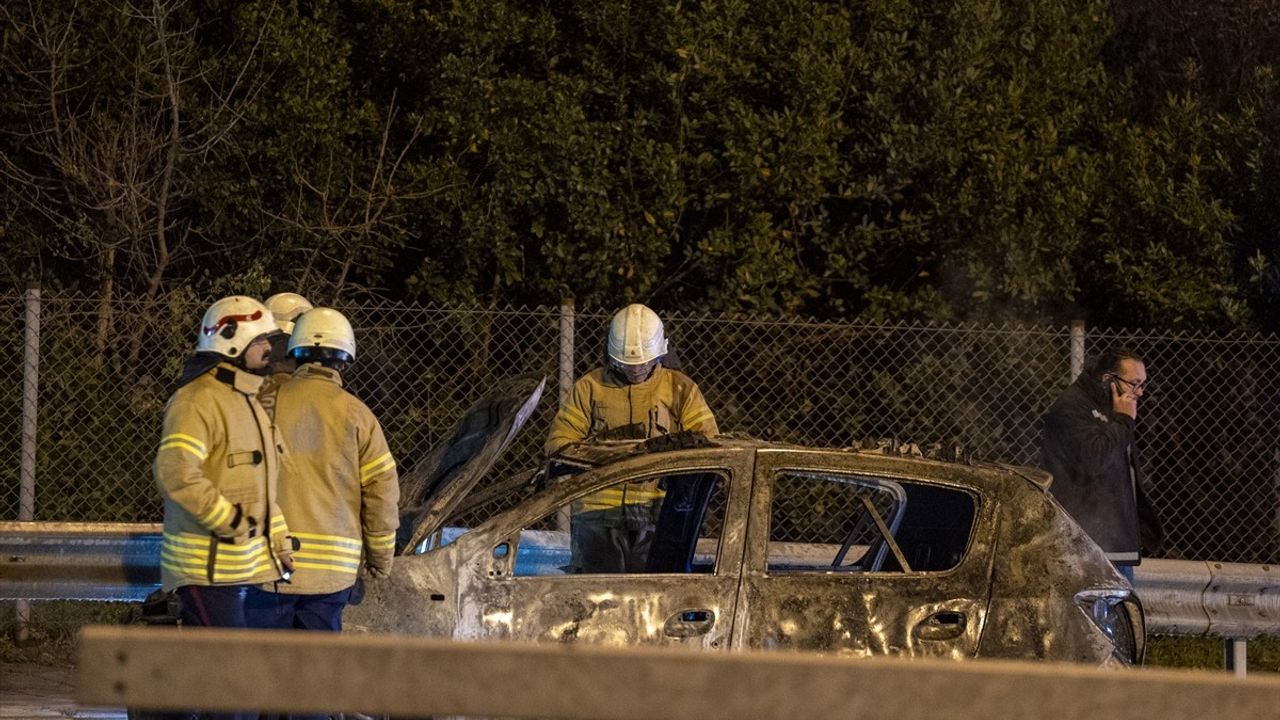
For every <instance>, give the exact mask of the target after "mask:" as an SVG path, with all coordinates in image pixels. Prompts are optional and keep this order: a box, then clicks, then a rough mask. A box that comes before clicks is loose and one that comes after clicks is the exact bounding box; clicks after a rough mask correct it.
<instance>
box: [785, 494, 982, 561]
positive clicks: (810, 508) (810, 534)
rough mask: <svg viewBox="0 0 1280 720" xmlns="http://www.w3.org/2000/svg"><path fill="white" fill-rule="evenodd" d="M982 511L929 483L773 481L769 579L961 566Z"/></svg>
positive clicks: (966, 497) (970, 499)
mask: <svg viewBox="0 0 1280 720" xmlns="http://www.w3.org/2000/svg"><path fill="white" fill-rule="evenodd" d="M975 508H976V504H975V501H974V498H973V496H972V495H970V494H969V493H967V492H964V491H961V490H958V489H954V488H950V487H943V486H938V485H930V484H926V483H917V482H904V481H898V480H889V479H885V478H871V477H859V476H845V475H837V474H825V473H807V472H806V473H801V472H790V471H784V472H780V473H779V474H778V475H777V476H775V478H774V481H773V499H772V503H771V512H770V537H769V548H768V559H767V566H766V569H767V571H768V572H769V573H771V574H785V573H796V572H824V573H865V572H885V573H913V572H934V571H942V570H949V569H951V568H953V567H955V566H957V565H959V564H960V561H961V560H962V559H963V557H964V554H965V551H966V550H967V547H968V544H969V537H970V535H971V533H972V530H973V523H974V518H975Z"/></svg>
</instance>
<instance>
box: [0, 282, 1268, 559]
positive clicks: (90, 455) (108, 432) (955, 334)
mask: <svg viewBox="0 0 1280 720" xmlns="http://www.w3.org/2000/svg"><path fill="white" fill-rule="evenodd" d="M207 304H208V301H207V300H203V299H197V298H193V297H190V296H188V295H184V294H183V293H174V294H172V295H170V296H167V297H165V298H163V299H160V300H155V301H151V302H148V301H146V300H145V299H136V298H124V299H115V300H112V301H111V302H105V303H104V302H102V301H101V299H100V298H96V297H88V296H50V295H48V294H46V295H45V296H44V298H43V301H42V311H41V318H42V322H41V343H40V387H39V425H38V463H37V467H36V472H37V488H36V517H37V519H43V520H86V521H88V520H103V521H153V520H157V519H159V517H160V510H161V504H160V500H159V496H158V494H157V492H156V491H155V489H154V486H153V482H152V480H151V460H152V458H153V455H154V452H155V443H156V440H157V438H158V433H159V427H160V420H161V417H162V415H163V410H164V403H165V401H166V400H167V398H168V397H169V395H170V394H171V393H172V391H173V388H174V386H175V383H176V380H177V378H178V376H179V374H180V370H181V366H182V363H183V360H184V359H185V358H186V357H187V356H189V355H190V353H191V350H192V347H193V344H194V339H195V335H194V331H195V328H196V325H197V323H198V322H199V318H200V315H201V313H202V312H203V310H204V308H205V307H206V306H207ZM0 305H2V306H3V308H4V309H5V310H6V311H7V312H6V313H5V315H4V317H5V320H4V321H3V323H0V348H3V349H4V351H5V352H4V359H3V360H0V384H2V385H3V387H4V389H3V390H2V391H0V419H2V420H3V429H0V513H2V515H3V517H4V518H5V519H10V518H15V517H17V511H18V495H19V468H20V465H21V457H20V456H21V412H22V372H23V370H22V342H23V340H22V337H23V332H24V324H23V308H24V300H23V298H22V297H21V296H20V295H13V294H9V295H4V296H0ZM339 309H340V310H342V311H343V312H345V313H346V314H347V315H348V316H349V317H350V318H351V320H352V324H353V325H354V327H355V328H356V338H357V343H358V350H359V351H358V355H357V359H356V362H355V363H354V364H353V366H352V367H351V368H350V370H349V371H348V372H347V373H346V377H345V380H346V384H347V387H348V388H349V389H351V390H352V391H353V392H354V393H355V394H356V395H358V396H359V397H361V399H363V400H364V401H365V403H366V404H368V405H369V407H370V408H371V409H372V410H373V412H374V414H375V415H377V416H378V418H379V419H380V420H381V422H382V424H383V426H384V428H385V429H386V431H387V435H388V439H389V441H390V443H391V447H392V451H393V452H394V453H395V455H396V458H397V460H398V462H399V464H400V466H401V469H402V470H404V471H408V470H410V469H412V468H413V466H414V464H415V463H416V462H419V461H421V460H422V459H424V458H426V457H427V455H428V454H429V452H430V450H431V448H432V446H433V445H434V444H435V443H437V442H438V441H439V439H440V438H441V437H442V436H443V435H444V434H445V433H446V432H448V431H449V429H450V428H451V427H452V425H453V422H454V421H455V420H456V419H457V418H458V417H459V416H460V415H461V413H462V411H463V410H464V409H465V408H467V407H468V406H469V405H470V404H471V403H472V402H473V401H474V400H476V399H477V398H479V397H481V396H482V395H483V394H484V393H485V391H486V390H488V389H489V388H490V387H491V386H492V385H493V384H494V383H495V382H496V381H497V380H498V379H499V378H503V377H507V376H511V375H522V374H537V375H541V376H544V377H546V378H547V380H548V385H547V391H546V393H545V395H544V398H543V400H542V402H541V403H540V405H539V406H538V408H537V411H536V412H535V414H534V416H533V417H532V418H531V420H530V421H529V423H528V425H527V426H526V429H525V431H524V432H523V433H521V434H520V435H519V436H517V438H516V439H515V442H514V443H513V446H512V447H511V448H509V450H508V452H507V453H506V455H505V456H504V457H503V459H502V461H501V462H500V465H499V467H497V468H495V471H494V472H493V473H491V474H490V476H489V477H488V478H487V479H486V481H485V483H484V484H482V485H481V488H480V489H481V490H483V489H485V488H493V487H496V484H497V483H499V482H502V481H503V480H508V481H509V479H510V478H512V477H514V476H515V475H516V474H517V473H518V472H520V471H524V470H528V469H531V468H534V467H536V466H537V465H538V464H539V463H541V461H542V443H543V440H544V439H545V437H546V432H547V429H548V427H549V425H550V422H551V418H552V416H553V415H554V413H555V409H556V399H557V397H558V389H559V388H558V387H557V372H558V353H559V351H560V342H561V337H560V310H559V309H558V308H532V309H505V308H504V309H482V308H475V307H469V308H468V307H421V306H417V307H415V306H408V305H402V304H392V303H361V304H348V305H344V306H340V307H339ZM610 315H611V313H610V312H608V311H596V310H587V311H581V310H579V311H578V312H576V314H575V328H574V334H573V338H572V340H573V346H574V362H573V369H574V376H575V377H577V376H580V375H581V374H583V373H585V372H587V371H588V370H590V369H591V368H594V367H597V366H599V365H600V364H601V363H602V362H603V359H604V349H605V338H606V334H607V330H608V323H609V318H610ZM664 320H665V322H666V326H667V334H668V336H669V338H670V339H671V344H672V348H673V350H674V353H673V357H675V358H678V360H679V364H680V367H681V368H682V369H683V370H684V371H686V372H687V373H688V374H689V375H690V376H691V377H692V378H693V379H694V380H695V381H696V382H697V383H698V384H699V386H700V387H701V388H702V391H703V393H704V395H705V396H706V398H707V401H708V403H709V404H710V406H711V408H712V410H713V411H714V412H715V414H716V419H717V421H718V423H719V426H720V428H721V430H722V431H724V432H733V433H742V434H747V435H752V436H756V437H761V438H765V439H771V440H778V441H783V442H793V443H801V444H808V445H814V446H848V445H853V444H858V443H860V442H862V441H864V440H867V439H879V438H897V439H899V440H902V441H911V442H916V443H920V444H924V443H931V442H939V443H943V444H945V445H951V444H957V445H961V446H964V447H966V448H968V449H969V450H971V451H973V452H974V454H976V455H977V456H978V457H980V458H983V459H989V460H999V461H1008V462H1014V463H1020V464H1027V465H1036V464H1038V462H1039V438H1040V431H1041V430H1040V418H1041V416H1042V414H1043V413H1044V411H1045V410H1046V409H1047V408H1048V407H1049V405H1050V404H1051V403H1052V402H1053V400H1054V399H1055V398H1056V397H1057V396H1058V394H1059V393H1060V392H1061V391H1062V390H1063V388H1065V387H1066V385H1067V383H1068V382H1069V379H1070V378H1069V375H1070V368H1071V357H1070V347H1071V342H1070V332H1069V331H1068V329H1066V328H1025V327H994V326H975V325H949V326H933V325H930V326H924V325H888V324H868V323H862V324H836V323H822V322H814V321H805V320H790V321H780V320H775V319H767V318H758V317H743V316H720V315H696V314H672V315H669V316H667V317H664ZM1115 342H1123V343H1124V344H1127V345H1130V346H1132V347H1133V348H1135V349H1136V350H1137V351H1138V352H1139V353H1140V354H1142V355H1143V356H1144V357H1145V358H1146V360H1147V366H1148V372H1149V375H1150V376H1151V378H1152V381H1153V387H1154V388H1155V390H1154V392H1152V393H1150V394H1148V396H1147V397H1146V398H1145V399H1144V402H1143V403H1142V406H1141V407H1140V411H1139V435H1140V440H1141V443H1142V451H1143V452H1142V457H1143V462H1144V467H1145V468H1146V470H1147V472H1148V475H1149V477H1150V480H1151V484H1152V490H1153V499H1154V500H1155V502H1156V505H1157V507H1158V508H1159V509H1160V511H1161V513H1162V516H1163V519H1164V522H1165V526H1166V531H1167V533H1168V535H1169V547H1168V548H1167V550H1168V554H1169V555H1170V556H1173V557H1184V558H1197V559H1215V560H1228V561H1239V562H1275V561H1276V560H1277V557H1278V556H1280V549H1278V548H1280V532H1278V530H1277V527H1278V526H1280V497H1278V491H1277V488H1278V487H1280V442H1277V441H1278V440H1280V438H1278V437H1277V431H1276V427H1277V420H1280V367H1278V366H1280V340H1277V339H1276V338H1274V337H1261V336H1246V337H1236V336H1230V337H1224V336H1202V335H1180V334H1159V333H1142V332H1129V331H1096V330H1093V331H1090V333H1089V336H1088V350H1089V351H1090V354H1095V353H1096V352H1098V351H1099V350H1101V349H1102V348H1104V347H1106V346H1107V345H1110V344H1112V343H1115ZM520 496H523V493H517V492H513V493H510V499H509V500H508V499H507V498H506V497H504V496H503V495H502V494H497V495H495V496H494V497H492V498H490V499H489V500H490V501H488V502H486V504H485V506H484V514H485V515H486V516H487V515H491V514H492V513H494V512H498V511H500V510H503V509H505V508H506V507H510V505H511V504H512V503H514V502H516V500H517V498H518V497H520ZM476 512H477V513H479V512H480V510H477V511H476ZM479 519H482V518H480V517H479V515H477V516H476V517H472V518H468V519H467V520H468V523H474V522H476V521H478V520H479Z"/></svg>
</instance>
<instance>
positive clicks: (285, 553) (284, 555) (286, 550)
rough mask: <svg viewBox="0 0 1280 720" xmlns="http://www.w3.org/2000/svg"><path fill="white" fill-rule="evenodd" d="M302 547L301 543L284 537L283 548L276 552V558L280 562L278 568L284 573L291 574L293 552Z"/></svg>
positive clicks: (289, 537)
mask: <svg viewBox="0 0 1280 720" xmlns="http://www.w3.org/2000/svg"><path fill="white" fill-rule="evenodd" d="M300 547H302V541H301V540H299V539H298V538H296V537H294V536H292V535H285V536H284V546H283V547H281V548H279V549H277V550H276V557H277V558H278V559H279V560H280V567H281V568H283V569H284V571H285V572H286V573H289V574H292V573H293V551H294V550H297V549H298V548H300Z"/></svg>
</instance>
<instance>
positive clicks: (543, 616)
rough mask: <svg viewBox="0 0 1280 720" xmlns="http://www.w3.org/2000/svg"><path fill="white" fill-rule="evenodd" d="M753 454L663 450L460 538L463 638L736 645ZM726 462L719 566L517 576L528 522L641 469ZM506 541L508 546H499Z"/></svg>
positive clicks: (585, 477)
mask: <svg viewBox="0 0 1280 720" xmlns="http://www.w3.org/2000/svg"><path fill="white" fill-rule="evenodd" d="M752 458H753V453H751V452H749V451H742V450H737V449H734V450H728V451H725V450H717V449H707V450H694V451H685V452H680V453H672V454H670V455H669V456H661V455H655V456H651V457H642V458H638V459H637V460H635V461H627V462H623V463H618V464H615V465H611V466H609V467H608V468H605V469H603V470H599V471H592V472H587V473H583V474H582V475H579V476H576V477H573V478H570V479H568V480H567V481H566V483H565V485H564V486H563V487H555V488H551V489H550V490H548V491H547V492H546V493H545V494H543V495H540V496H538V497H537V498H535V499H534V500H533V501H531V502H530V504H529V506H528V507H526V508H520V509H518V511H517V512H516V513H514V514H511V515H508V516H504V517H502V518H500V519H498V520H495V521H494V523H492V525H493V529H492V530H491V531H487V532H481V531H480V530H477V531H474V532H472V533H470V534H468V535H464V536H463V537H462V538H461V539H460V540H459V545H460V546H461V548H462V549H461V551H460V552H461V553H462V556H461V557H462V558H463V561H462V565H461V567H460V568H459V573H460V574H459V603H458V610H459V614H458V626H457V629H456V631H455V636H456V637H460V638H484V639H515V640H525V641H537V642H556V643H565V642H585V643H591V644H599V645H615V646H626V645H655V646H673V645H675V646H694V647H702V648H706V649H727V648H728V647H729V640H730V637H731V633H732V627H733V617H734V603H735V602H736V599H737V595H738V586H739V581H740V579H739V572H740V566H741V557H742V550H743V545H744V542H745V539H744V537H743V532H742V529H743V527H744V526H745V515H746V506H747V493H748V491H749V487H750V481H751V461H752ZM682 470H727V471H728V472H729V487H728V488H727V490H728V493H729V495H728V498H727V501H726V507H725V519H724V526H723V534H722V537H721V539H720V548H719V553H718V556H717V566H716V571H715V572H714V573H712V574H676V573H671V574H665V573H664V574H647V573H637V574H602V575H551V576H530V577H513V576H512V568H513V565H514V559H515V557H516V554H517V552H518V550H519V549H518V547H517V544H518V539H519V537H520V530H521V528H522V527H524V526H525V525H526V524H528V523H530V522H532V521H534V520H536V519H537V518H539V517H542V516H544V515H545V514H546V513H548V512H550V511H552V510H553V509H554V508H556V507H560V506H562V505H564V504H565V503H567V502H568V501H569V500H570V499H571V498H573V497H578V496H581V495H584V494H586V493H587V492H590V491H592V490H596V489H599V488H600V487H604V486H607V485H610V484H612V483H615V482H618V481H621V480H625V479H627V478H629V477H633V476H637V477H638V476H646V475H652V474H653V473H655V472H662V473H668V472H679V471H682ZM504 544H505V545H506V546H507V549H506V550H505V551H499V552H496V553H495V549H496V548H498V547H499V546H501V545H504Z"/></svg>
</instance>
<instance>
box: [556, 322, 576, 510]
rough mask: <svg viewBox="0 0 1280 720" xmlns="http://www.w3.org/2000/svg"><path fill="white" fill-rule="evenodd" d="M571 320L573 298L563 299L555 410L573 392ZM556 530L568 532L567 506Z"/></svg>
mask: <svg viewBox="0 0 1280 720" xmlns="http://www.w3.org/2000/svg"><path fill="white" fill-rule="evenodd" d="M573 319H574V318H573V298H571V297H569V298H565V299H563V300H561V301H560V387H559V390H560V392H559V398H558V400H559V402H557V403H556V407H557V408H561V407H564V404H565V403H566V402H568V401H569V395H570V393H572V392H573V364H574V363H573V360H574V351H573V342H574V335H573ZM556 529H558V530H562V531H566V532H567V531H568V530H569V508H568V506H565V507H562V508H560V512H558V513H557V514H556Z"/></svg>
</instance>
